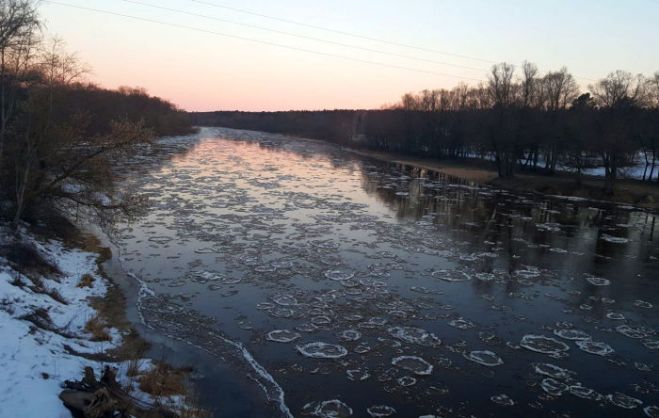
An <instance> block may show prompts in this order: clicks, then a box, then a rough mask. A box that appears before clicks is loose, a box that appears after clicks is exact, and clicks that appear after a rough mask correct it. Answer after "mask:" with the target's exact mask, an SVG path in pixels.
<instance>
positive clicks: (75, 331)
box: [0, 227, 182, 418]
mask: <svg viewBox="0 0 659 418" xmlns="http://www.w3.org/2000/svg"><path fill="white" fill-rule="evenodd" d="M0 228H2V227H0ZM0 247H3V248H4V250H5V251H3V252H2V253H0V254H4V255H7V254H9V253H10V252H11V251H12V250H11V249H12V248H23V249H26V248H27V249H29V250H27V251H26V254H28V255H29V254H30V251H34V252H33V253H32V254H33V255H34V257H31V258H32V259H29V260H26V261H27V262H26V263H25V265H21V264H20V263H16V262H15V260H14V262H11V261H10V260H9V258H11V257H9V256H7V257H2V256H0V369H1V370H2V371H3V376H2V379H0V417H17V416H20V417H22V418H31V417H34V418H44V417H69V416H70V412H69V411H68V410H67V409H66V408H65V407H64V405H63V404H62V401H61V400H60V399H59V398H58V395H59V393H60V392H61V390H62V387H61V385H62V383H63V382H64V381H65V380H72V381H73V380H79V379H80V378H81V377H82V375H83V369H84V368H85V367H92V368H93V369H94V370H95V371H96V372H97V373H98V372H100V371H101V370H102V369H103V367H104V366H106V365H110V366H111V367H114V368H116V369H117V372H118V378H119V382H120V383H121V384H122V386H124V387H125V388H127V391H128V392H130V395H131V396H134V397H135V398H138V399H140V400H142V401H145V402H147V403H152V402H153V401H154V400H155V399H153V398H152V397H151V396H150V395H147V394H145V393H143V392H141V391H140V390H139V388H138V386H139V384H138V381H139V380H138V379H139V376H138V375H140V374H143V373H145V372H146V371H147V370H148V369H151V367H152V362H151V361H149V360H139V361H135V360H133V361H129V360H128V359H121V358H117V359H112V362H111V363H108V362H105V361H101V360H97V359H103V360H108V359H107V357H108V356H106V355H105V353H107V352H108V350H112V349H117V348H119V347H120V346H121V345H122V343H123V341H124V339H125V338H126V337H128V331H126V330H119V329H117V328H114V327H112V326H111V325H109V324H107V323H105V322H104V321H103V320H102V319H99V313H98V312H97V311H96V309H95V308H94V307H93V306H92V303H91V298H94V297H97V298H98V297H103V296H105V294H106V293H107V292H108V289H109V283H108V282H107V281H106V279H105V278H104V277H103V275H102V274H101V272H100V271H99V268H98V265H97V260H98V257H99V255H98V254H96V253H92V252H87V251H82V250H79V249H75V248H68V247H66V246H65V245H64V244H63V243H62V242H59V241H57V240H53V239H39V238H37V237H35V236H34V235H33V234H30V233H29V232H27V230H25V229H24V230H22V231H21V233H20V236H19V238H15V237H13V236H11V235H10V234H9V233H8V231H7V230H5V229H0ZM24 255H25V254H24ZM36 258H39V259H41V260H43V261H45V263H41V261H37V260H34V259H36ZM35 263H36V264H39V263H41V264H44V265H46V266H48V267H49V268H46V269H44V268H43V266H40V267H41V268H39V267H36V268H35V266H34V264H35ZM46 270H48V271H47V272H46ZM90 321H91V322H92V324H96V326H95V327H92V326H90V325H89V323H90ZM136 369H137V370H136ZM129 374H131V376H132V377H128V375H129ZM157 400H158V401H159V402H160V404H163V405H165V406H168V407H171V408H173V409H179V407H180V406H181V405H182V398H181V397H180V396H169V397H165V398H163V397H159V398H158V399H157Z"/></svg>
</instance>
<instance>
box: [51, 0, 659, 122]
mask: <svg viewBox="0 0 659 418" xmlns="http://www.w3.org/2000/svg"><path fill="white" fill-rule="evenodd" d="M154 6H156V7H154ZM76 7H78V8H76ZM80 7H83V8H92V9H97V10H86V9H81V8H80ZM164 8H167V9H170V10H165V9H164ZM40 10H41V14H42V16H43V17H44V18H45V20H46V30H47V33H48V34H49V35H57V36H59V37H60V38H62V39H63V40H64V41H65V42H66V44H67V48H68V49H69V50H71V51H73V52H75V53H76V54H77V55H78V57H79V58H80V59H81V60H82V61H83V62H85V63H87V64H88V66H89V67H90V68H91V72H90V74H89V79H90V80H91V81H93V82H95V83H98V84H100V85H102V86H105V87H109V88H116V87H119V86H139V87H144V88H146V89H147V90H148V91H149V93H151V94H153V95H157V96H161V97H164V98H166V99H168V100H171V101H172V102H174V103H176V104H177V105H178V106H180V107H181V108H183V109H186V110H233V109H238V110H257V111H260V110H289V109H334V108H377V107H380V106H381V105H383V104H384V103H391V102H394V101H396V100H397V99H398V98H399V97H400V96H401V95H402V94H403V93H405V92H408V91H418V90H422V89H425V88H450V87H453V86H454V85H456V84H457V83H459V82H467V83H477V82H478V81H477V80H479V79H485V78H486V74H487V71H488V68H489V67H490V66H491V65H492V64H493V63H495V62H501V61H506V62H511V63H514V64H517V65H519V64H520V63H521V62H522V61H523V60H525V59H527V60H529V61H531V62H535V63H536V64H538V66H539V67H540V69H541V70H542V71H546V70H550V69H557V68H559V67H561V66H563V65H565V66H567V67H568V69H569V70H570V71H571V72H572V73H573V74H575V76H577V80H578V81H579V82H580V83H581V84H582V85H583V86H586V85H587V84H589V83H592V80H594V79H596V78H599V77H602V76H604V75H606V73H608V72H610V71H613V70H616V69H625V70H628V71H631V72H633V73H644V74H651V73H653V72H654V71H657V70H659V56H658V55H657V54H656V52H655V51H654V47H655V46H656V45H657V44H659V29H657V27H658V26H659V25H656V22H657V21H659V2H656V1H652V0H647V1H643V0H634V1H627V2H624V3H623V2H618V1H606V0H605V1H595V0H584V1H579V2H574V1H569V0H558V1H544V0H541V1H534V2H528V1H515V0H510V1H505V2H504V1H502V2H491V1H476V0H468V1H447V0H412V1H402V0H400V1H394V0H382V1H374V0H373V1H371V0H364V1H354V0H353V1H347V0H336V1H331V2H313V1H308V0H307V1H302V0H280V1H276V2H275V1H265V0H245V1H240V2H232V1H228V0H204V1H201V0H162V1H155V0H130V1H128V0H61V1H60V0H57V1H44V2H42V3H41V6H40ZM106 12H110V13H106ZM246 12H251V14H250V13H246ZM111 13H115V14H111ZM117 14H119V15H122V16H119V15H117ZM259 15H260V16H259ZM547 16H552V18H547ZM135 18H139V19H135ZM140 19H142V20H140ZM157 22H160V23H157ZM293 22H296V23H298V24H295V23H293ZM305 25H306V26H305ZM312 26H313V27H312ZM320 28H325V29H331V30H322V29H320ZM266 29H269V30H266ZM282 32H285V33H282ZM339 32H342V33H339ZM348 33H349V34H354V35H359V36H361V37H357V36H349V35H347V34H348ZM293 35H295V36H293ZM310 38H314V39H310ZM365 38H371V39H365ZM376 39H377V40H384V41H387V42H379V41H377V40H376ZM338 44H341V45H338ZM397 44H398V45H397ZM401 44H404V45H409V46H414V47H415V48H409V47H405V46H403V45H401ZM302 50H305V51H302ZM376 51H377V52H376ZM339 56H340V57H339ZM467 57H469V58H467ZM363 61H369V62H370V63H366V62H363ZM400 67H404V68H400Z"/></svg>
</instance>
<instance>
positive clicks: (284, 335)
mask: <svg viewBox="0 0 659 418" xmlns="http://www.w3.org/2000/svg"><path fill="white" fill-rule="evenodd" d="M301 336H302V335H301V334H300V333H299V332H295V331H291V330H288V329H276V330H274V331H270V332H268V334H267V336H266V338H267V339H268V341H274V342H277V343H290V342H293V341H295V340H297V339H298V338H300V337H301Z"/></svg>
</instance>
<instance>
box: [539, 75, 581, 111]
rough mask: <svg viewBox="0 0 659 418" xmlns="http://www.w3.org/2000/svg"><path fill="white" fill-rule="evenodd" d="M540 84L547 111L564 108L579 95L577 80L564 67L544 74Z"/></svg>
mask: <svg viewBox="0 0 659 418" xmlns="http://www.w3.org/2000/svg"><path fill="white" fill-rule="evenodd" d="M542 85H543V93H544V99H545V101H546V102H545V103H546V104H545V106H546V108H547V110H549V111H557V110H562V109H566V108H567V107H568V106H569V105H570V104H571V103H572V102H573V101H574V100H575V99H576V98H577V97H578V96H579V87H578V86H577V82H576V81H575V80H574V77H573V76H572V74H570V73H569V72H568V71H567V68H565V67H563V68H561V69H560V70H558V71H550V72H548V73H547V74H545V76H544V77H543V78H542Z"/></svg>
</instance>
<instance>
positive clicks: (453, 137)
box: [191, 63, 659, 192]
mask: <svg viewBox="0 0 659 418" xmlns="http://www.w3.org/2000/svg"><path fill="white" fill-rule="evenodd" d="M191 118H192V120H193V123H195V124H200V125H221V126H227V127H234V128H242V129H255V130H263V131H268V132H278V133H288V134H294V135H300V136H308V137H312V138H319V139H325V140H330V141H334V142H337V143H341V144H351V145H359V146H364V147H367V148H371V149H375V150H383V151H389V152H399V153H404V154H410V155H415V156H423V157H433V158H483V159H489V160H492V161H493V162H494V164H496V167H497V170H498V172H499V175H500V176H501V177H508V176H514V175H515V173H516V172H517V171H519V170H533V171H536V172H543V173H546V174H550V175H551V174H554V173H555V172H556V171H558V170H571V171H573V172H574V173H575V178H576V179H577V181H580V180H581V176H582V173H583V171H584V170H586V169H589V168H603V169H604V172H605V176H606V180H607V181H606V188H607V191H608V192H612V191H613V186H614V183H615V181H616V179H617V178H618V176H619V173H620V170H621V169H623V168H624V167H628V166H630V165H632V164H638V163H639V161H638V159H639V157H640V158H641V160H642V162H645V173H644V175H643V179H644V180H648V181H659V167H657V164H658V163H659V161H658V158H659V154H658V152H659V149H658V147H659V73H657V74H655V75H653V76H652V77H643V76H640V75H639V76H634V75H632V74H630V73H627V72H624V71H616V72H613V73H611V74H609V75H608V76H606V77H605V78H603V79H601V80H599V81H597V82H595V83H593V84H592V85H590V86H589V87H588V91H586V92H582V91H581V90H580V88H579V86H578V84H577V83H576V81H575V79H574V77H573V76H572V75H571V74H570V73H569V72H568V71H567V69H565V68H562V69H560V70H558V71H550V72H548V73H546V74H544V75H540V74H539V72H538V69H537V67H536V66H535V65H533V64H530V63H524V64H523V65H522V66H521V69H520V71H516V70H515V67H514V66H512V65H510V64H505V63H502V64H498V65H495V66H493V67H492V70H491V72H490V74H489V75H488V80H487V82H484V83H481V84H479V85H477V86H469V85H467V84H460V85H458V86H457V87H455V88H453V89H451V90H424V91H422V92H420V93H418V94H405V95H404V96H403V97H402V99H401V100H400V102H398V103H396V104H395V105H392V106H387V107H386V108H383V109H381V110H370V111H358V110H355V111H349V110H340V111H319V112H263V113H248V112H209V113H194V114H191Z"/></svg>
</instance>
